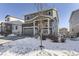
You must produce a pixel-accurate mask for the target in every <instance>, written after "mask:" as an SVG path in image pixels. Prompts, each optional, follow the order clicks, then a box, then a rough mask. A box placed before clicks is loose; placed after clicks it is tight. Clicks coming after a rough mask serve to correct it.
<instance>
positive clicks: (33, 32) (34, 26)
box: [33, 21, 35, 36]
mask: <svg viewBox="0 0 79 59" xmlns="http://www.w3.org/2000/svg"><path fill="white" fill-rule="evenodd" d="M33 35H34V36H35V21H33Z"/></svg>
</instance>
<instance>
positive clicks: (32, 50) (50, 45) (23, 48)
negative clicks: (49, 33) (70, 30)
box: [0, 37, 79, 56]
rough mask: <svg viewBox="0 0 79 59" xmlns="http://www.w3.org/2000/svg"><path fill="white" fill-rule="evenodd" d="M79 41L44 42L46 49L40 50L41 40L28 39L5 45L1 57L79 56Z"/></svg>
mask: <svg viewBox="0 0 79 59" xmlns="http://www.w3.org/2000/svg"><path fill="white" fill-rule="evenodd" d="M78 44H79V41H72V40H69V39H67V40H66V42H65V43H54V42H52V41H51V40H49V39H47V40H43V46H44V49H43V50H42V51H41V50H40V47H39V46H40V39H39V38H38V39H35V38H33V37H26V38H23V39H19V40H16V41H12V42H9V43H6V44H3V45H2V46H1V47H0V55H1V56H79V45H78Z"/></svg>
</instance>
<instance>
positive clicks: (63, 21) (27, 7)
mask: <svg viewBox="0 0 79 59" xmlns="http://www.w3.org/2000/svg"><path fill="white" fill-rule="evenodd" d="M43 5H44V6H43V7H44V8H45V9H48V8H49V9H50V8H55V9H57V10H58V14H59V27H60V28H61V27H66V28H68V26H69V18H70V15H71V12H72V11H73V10H76V9H79V4H68V3H65V4H63V3H54V4H53V3H51V4H50V3H48V4H43ZM35 11H37V9H36V6H35V4H33V3H31V4H30V3H25V4H24V3H23V4H22V3H17V4H0V21H4V20H5V16H6V15H7V14H8V15H12V16H15V17H18V18H21V19H23V18H24V15H25V14H29V13H32V12H35Z"/></svg>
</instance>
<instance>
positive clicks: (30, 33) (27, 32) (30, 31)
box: [23, 28, 33, 36]
mask: <svg viewBox="0 0 79 59" xmlns="http://www.w3.org/2000/svg"><path fill="white" fill-rule="evenodd" d="M23 34H24V35H26V36H33V28H23Z"/></svg>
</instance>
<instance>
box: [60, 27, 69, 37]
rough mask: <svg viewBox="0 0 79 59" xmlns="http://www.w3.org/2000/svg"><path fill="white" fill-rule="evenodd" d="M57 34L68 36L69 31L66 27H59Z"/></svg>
mask: <svg viewBox="0 0 79 59" xmlns="http://www.w3.org/2000/svg"><path fill="white" fill-rule="evenodd" d="M59 34H60V35H64V36H65V37H69V31H68V29H67V28H61V29H59Z"/></svg>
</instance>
